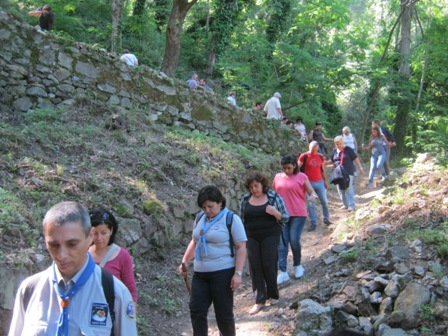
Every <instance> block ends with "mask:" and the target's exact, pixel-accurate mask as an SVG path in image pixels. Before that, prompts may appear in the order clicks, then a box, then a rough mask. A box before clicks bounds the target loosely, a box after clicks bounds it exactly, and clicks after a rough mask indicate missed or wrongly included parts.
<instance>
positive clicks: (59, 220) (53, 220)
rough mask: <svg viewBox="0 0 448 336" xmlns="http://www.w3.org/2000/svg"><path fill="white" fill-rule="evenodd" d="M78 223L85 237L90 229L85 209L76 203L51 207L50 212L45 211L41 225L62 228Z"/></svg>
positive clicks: (62, 203) (64, 203)
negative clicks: (68, 224) (59, 226)
mask: <svg viewBox="0 0 448 336" xmlns="http://www.w3.org/2000/svg"><path fill="white" fill-rule="evenodd" d="M78 222H79V223H80V224H81V227H82V229H83V231H84V233H85V234H86V237H87V236H88V235H89V234H90V230H91V228H92V226H91V224H90V217H89V212H88V211H87V209H86V208H85V207H84V206H83V205H82V204H81V203H78V202H61V203H58V204H56V205H53V206H52V207H51V208H50V210H48V211H47V213H46V214H45V217H44V220H43V221H42V225H43V227H45V226H46V225H47V224H53V225H61V226H62V225H64V224H67V223H78Z"/></svg>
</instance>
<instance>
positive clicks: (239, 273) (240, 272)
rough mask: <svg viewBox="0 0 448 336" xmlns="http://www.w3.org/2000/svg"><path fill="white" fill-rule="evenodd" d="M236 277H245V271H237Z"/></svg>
mask: <svg viewBox="0 0 448 336" xmlns="http://www.w3.org/2000/svg"><path fill="white" fill-rule="evenodd" d="M235 274H236V275H239V276H243V271H235Z"/></svg>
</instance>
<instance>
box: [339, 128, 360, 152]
mask: <svg viewBox="0 0 448 336" xmlns="http://www.w3.org/2000/svg"><path fill="white" fill-rule="evenodd" d="M342 137H343V138H344V146H348V147H350V148H351V149H353V151H354V152H355V154H358V143H357V142H356V138H355V135H354V134H353V133H352V132H351V130H350V127H348V126H344V128H343V129H342Z"/></svg>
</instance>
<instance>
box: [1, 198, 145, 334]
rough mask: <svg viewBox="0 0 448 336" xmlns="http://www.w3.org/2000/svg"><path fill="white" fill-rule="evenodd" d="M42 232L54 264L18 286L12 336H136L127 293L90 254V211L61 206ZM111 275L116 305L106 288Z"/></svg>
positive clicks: (49, 216) (54, 209) (69, 204)
mask: <svg viewBox="0 0 448 336" xmlns="http://www.w3.org/2000/svg"><path fill="white" fill-rule="evenodd" d="M43 231H44V238H45V243H46V245H47V249H48V252H49V253H50V256H51V258H52V259H53V264H52V265H51V266H50V267H49V268H47V269H46V270H44V271H43V272H40V273H37V274H35V275H33V276H31V277H28V278H27V279H25V280H24V281H23V282H22V284H21V285H20V287H19V290H18V292H17V295H16V299H15V303H14V310H13V317H12V321H11V326H10V329H9V334H8V335H9V336H44V335H63V336H68V335H100V336H102V335H104V336H106V335H107V336H109V335H111V331H112V329H113V332H114V335H115V336H120V335H126V336H134V335H137V326H136V316H135V307H134V302H133V300H132V296H131V294H130V293H129V290H128V289H127V288H126V286H125V285H123V283H122V282H121V281H120V280H118V279H117V278H115V277H111V275H110V274H105V273H103V272H106V271H102V270H101V268H100V267H99V266H97V265H95V262H94V260H93V258H92V257H91V256H90V254H89V253H88V252H87V251H88V249H89V246H90V245H91V244H92V238H93V231H92V228H91V225H90V218H89V213H88V212H87V209H86V208H85V207H84V206H82V205H81V204H79V203H77V202H61V203H58V204H56V205H55V206H53V207H52V208H51V209H50V210H49V211H48V212H47V213H46V215H45V218H44V220H43ZM107 275H108V276H109V277H110V280H111V281H110V282H111V283H112V284H113V293H114V297H113V299H114V300H113V301H112V299H111V297H110V296H109V295H108V297H106V288H105V287H103V282H102V277H103V276H104V277H106V276H107ZM111 287H112V286H111ZM110 289H111V288H110ZM108 302H110V303H111V304H110V305H109V304H108ZM112 302H113V309H112Z"/></svg>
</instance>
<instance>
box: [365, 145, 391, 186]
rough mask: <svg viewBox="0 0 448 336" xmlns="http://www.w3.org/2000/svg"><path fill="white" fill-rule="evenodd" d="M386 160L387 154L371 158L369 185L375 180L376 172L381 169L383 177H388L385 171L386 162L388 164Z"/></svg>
mask: <svg viewBox="0 0 448 336" xmlns="http://www.w3.org/2000/svg"><path fill="white" fill-rule="evenodd" d="M386 158H387V154H386V152H384V153H382V154H380V155H372V156H371V157H370V173H369V183H373V178H374V177H375V171H376V170H377V169H380V170H381V175H383V177H386V172H385V171H384V162H386Z"/></svg>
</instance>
